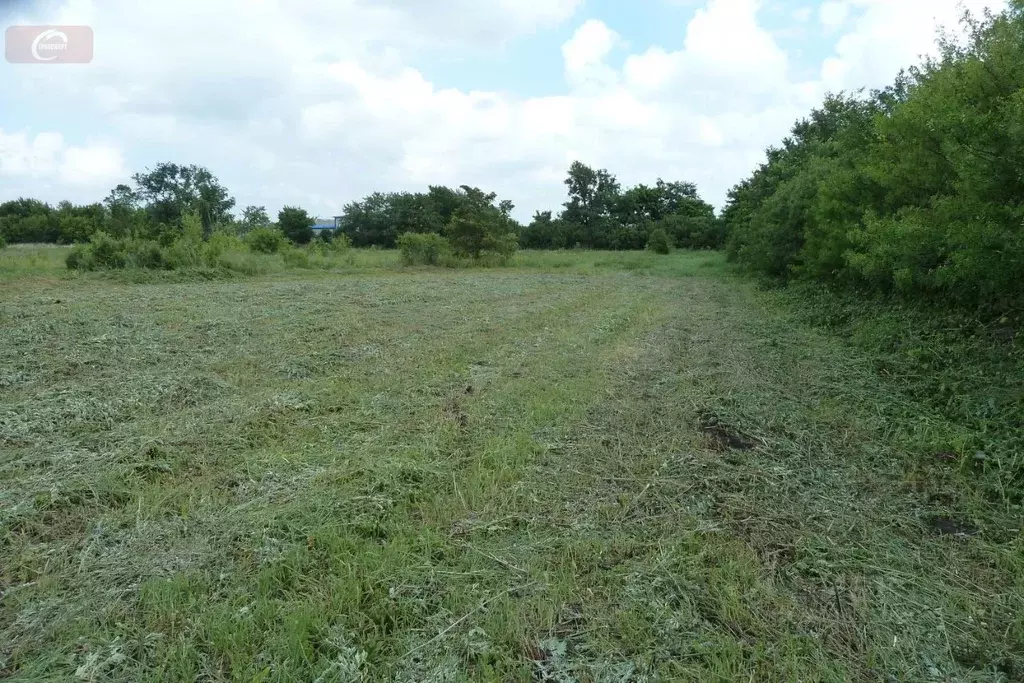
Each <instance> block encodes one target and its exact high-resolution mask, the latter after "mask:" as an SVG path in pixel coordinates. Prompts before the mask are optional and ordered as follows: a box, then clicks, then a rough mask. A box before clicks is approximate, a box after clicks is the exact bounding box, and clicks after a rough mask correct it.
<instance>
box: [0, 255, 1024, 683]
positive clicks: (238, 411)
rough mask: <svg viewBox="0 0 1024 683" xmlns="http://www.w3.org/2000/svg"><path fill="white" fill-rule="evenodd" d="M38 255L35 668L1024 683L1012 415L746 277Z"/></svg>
mask: <svg viewBox="0 0 1024 683" xmlns="http://www.w3.org/2000/svg"><path fill="white" fill-rule="evenodd" d="M43 251H44V252H45V250H43ZM26 253H28V252H26ZM46 253H49V252H46ZM25 258H27V257H26V256H24V255H23V254H20V253H18V252H17V251H16V250H13V249H8V250H5V251H3V252H0V279H2V280H3V282H4V284H3V288H2V289H0V534H2V535H0V590H2V598H0V675H3V676H6V677H8V678H10V679H13V680H74V679H78V680H87V681H193V680H208V681H253V680H260V681H313V680H320V681H361V680H366V681H371V680H373V681H375V680H386V681H464V680H486V681H491V680H493V681H513V680H523V681H530V680H534V681H581V682H584V681H656V680H693V681H734V680H741V681H750V680H755V681H780V680H806V681H846V680H865V681H876V680H883V681H884V680H899V681H904V680H906V681H919V680H921V681H1011V680H1019V679H1020V678H1021V677H1022V676H1024V654H1022V653H1024V600H1022V595H1024V544H1022V542H1021V536H1020V519H1021V508H1020V500H1019V497H1015V496H1014V495H1012V492H1008V493H1007V495H1006V496H1004V497H999V496H993V495H990V494H991V492H992V491H993V490H996V489H998V488H999V487H1000V486H1002V488H1003V489H1004V490H1006V489H1007V487H1008V486H1009V485H1010V484H1012V483H1013V482H1012V480H1011V479H1009V478H1007V477H1003V478H1000V475H999V473H993V472H990V471H982V472H978V471H976V467H975V461H974V459H973V458H974V453H973V452H968V451H965V449H966V448H968V447H969V446H972V445H973V444H974V441H971V440H970V438H968V437H971V438H975V439H980V440H982V441H984V438H985V435H984V434H966V433H965V430H974V431H979V430H985V429H989V428H991V425H992V424H993V423H990V422H977V423H972V424H967V425H966V426H965V425H964V424H961V423H960V422H959V421H957V420H956V419H954V418H953V417H950V416H949V415H951V413H948V412H944V411H941V410H937V409H936V408H935V406H934V402H933V401H929V400H926V399H925V398H924V397H921V396H917V395H915V394H914V393H913V392H909V391H908V390H907V386H906V381H905V378H903V376H902V375H901V376H900V377H899V378H894V377H893V376H892V375H891V374H890V375H887V374H885V373H883V372H880V371H879V368H878V366H877V360H878V355H877V353H878V352H877V349H876V350H870V352H869V349H871V348H874V347H870V346H869V345H866V344H858V343H856V340H855V339H852V337H851V335H850V334H841V335H840V334H836V333H834V332H831V331H828V330H825V329H820V328H818V327H814V326H812V325H811V322H820V321H808V320H807V319H806V317H807V311H806V310H800V309H799V302H797V301H794V300H792V299H791V298H789V297H788V295H786V294H785V293H780V292H772V291H760V290H759V289H758V288H757V287H755V286H754V285H753V284H751V283H749V282H746V281H744V280H742V279H739V278H737V277H735V276H733V275H732V274H731V273H730V272H729V271H728V270H727V269H726V267H725V265H724V263H723V261H722V259H721V257H720V256H719V255H716V254H699V253H698V254H694V253H685V252H678V253H675V254H673V255H671V256H665V257H659V256H655V255H653V254H646V253H637V254H601V253H590V252H562V253H539V252H534V253H529V252H527V253H523V254H520V255H517V257H516V261H515V262H514V263H513V264H512V265H511V266H509V267H503V268H492V269H475V270H474V269H455V270H441V269H426V268H402V267H401V266H399V265H398V259H397V254H393V253H390V252H363V251H354V252H352V254H351V256H350V258H351V261H349V262H339V263H338V264H337V266H336V267H332V268H329V269H326V270H325V269H318V270H289V269H286V268H284V267H283V266H282V267H281V268H276V267H275V268H273V269H268V270H267V271H266V272H265V273H264V274H263V275H259V276H253V277H235V278H232V279H226V280H213V281H203V280H193V281H165V282H159V281H158V282H151V283H147V284H135V283H132V282H127V281H124V280H122V279H119V278H118V277H112V276H109V275H107V276H104V275H97V274H85V275H82V274H69V273H66V272H65V271H63V270H62V268H63V267H62V265H60V263H59V259H53V258H51V257H50V256H46V257H40V258H39V259H37V261H36V262H35V264H34V265H32V266H31V267H28V266H25V265H24V259H25ZM47 264H49V265H47ZM54 264H56V265H54ZM51 266H53V267H51ZM1012 367H1014V368H1019V366H1012ZM971 386H972V387H973V386H974V385H971ZM956 439H960V440H961V441H959V442H957V441H956ZM985 443H990V444H991V446H990V450H993V452H991V453H990V454H989V455H990V457H991V458H992V459H993V461H995V460H996V458H999V462H1006V463H1007V469H1008V471H1009V470H1012V467H1011V465H1012V463H1013V461H1012V458H1014V457H1019V455H1020V451H1019V450H1015V449H1019V444H1018V443H1017V442H1015V441H1014V440H1013V438H1012V435H1002V436H1001V437H1000V438H998V439H991V440H989V441H986V442H985ZM958 448H959V449H960V450H959V451H957V449H958ZM947 450H949V451H950V453H949V454H946V453H945V451H947ZM953 451H956V452H953ZM960 451H964V452H960ZM940 454H942V455H941V457H937V456H939V455H940ZM993 487H994V488H993ZM950 532H953V533H950ZM956 532H960V533H956Z"/></svg>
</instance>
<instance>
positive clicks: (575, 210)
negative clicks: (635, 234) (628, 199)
mask: <svg viewBox="0 0 1024 683" xmlns="http://www.w3.org/2000/svg"><path fill="white" fill-rule="evenodd" d="M565 185H566V187H567V188H568V190H569V201H568V202H566V204H565V211H564V212H563V213H562V220H563V221H565V223H566V224H567V228H568V231H569V236H568V238H569V241H570V243H579V244H581V245H583V246H585V247H591V248H595V249H607V248H609V247H610V246H611V242H612V229H613V226H612V220H611V217H612V210H613V208H614V207H615V204H616V202H617V201H618V197H619V181H618V180H616V178H615V176H613V175H612V174H611V173H609V172H608V171H606V170H604V169H601V170H595V169H593V168H591V167H589V166H587V165H586V164H584V163H582V162H579V161H574V162H573V163H572V165H571V166H570V167H569V174H568V177H567V178H566V179H565Z"/></svg>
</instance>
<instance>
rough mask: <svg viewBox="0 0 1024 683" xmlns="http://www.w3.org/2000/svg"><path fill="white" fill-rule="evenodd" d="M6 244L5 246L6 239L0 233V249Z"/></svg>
mask: <svg viewBox="0 0 1024 683" xmlns="http://www.w3.org/2000/svg"><path fill="white" fill-rule="evenodd" d="M6 246H7V240H5V239H4V236H3V235H0V249H3V248H4V247H6Z"/></svg>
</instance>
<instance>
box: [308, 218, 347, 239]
mask: <svg viewBox="0 0 1024 683" xmlns="http://www.w3.org/2000/svg"><path fill="white" fill-rule="evenodd" d="M339 227H341V216H335V217H334V218H332V219H330V220H327V219H324V218H318V219H316V223H314V224H313V232H314V233H315V234H317V235H319V234H320V233H322V232H324V231H326V230H337V229H338V228H339Z"/></svg>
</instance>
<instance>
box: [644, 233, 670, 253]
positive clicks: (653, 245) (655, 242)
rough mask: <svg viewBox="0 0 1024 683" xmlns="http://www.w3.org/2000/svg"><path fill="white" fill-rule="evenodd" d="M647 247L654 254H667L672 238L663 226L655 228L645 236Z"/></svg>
mask: <svg viewBox="0 0 1024 683" xmlns="http://www.w3.org/2000/svg"><path fill="white" fill-rule="evenodd" d="M647 248H648V249H650V250H651V251H653V252H654V253H655V254H668V253H670V252H671V251H672V239H671V238H670V237H669V236H668V233H667V232H665V229H664V228H655V229H654V230H652V231H651V234H650V236H649V237H648V238H647Z"/></svg>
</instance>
